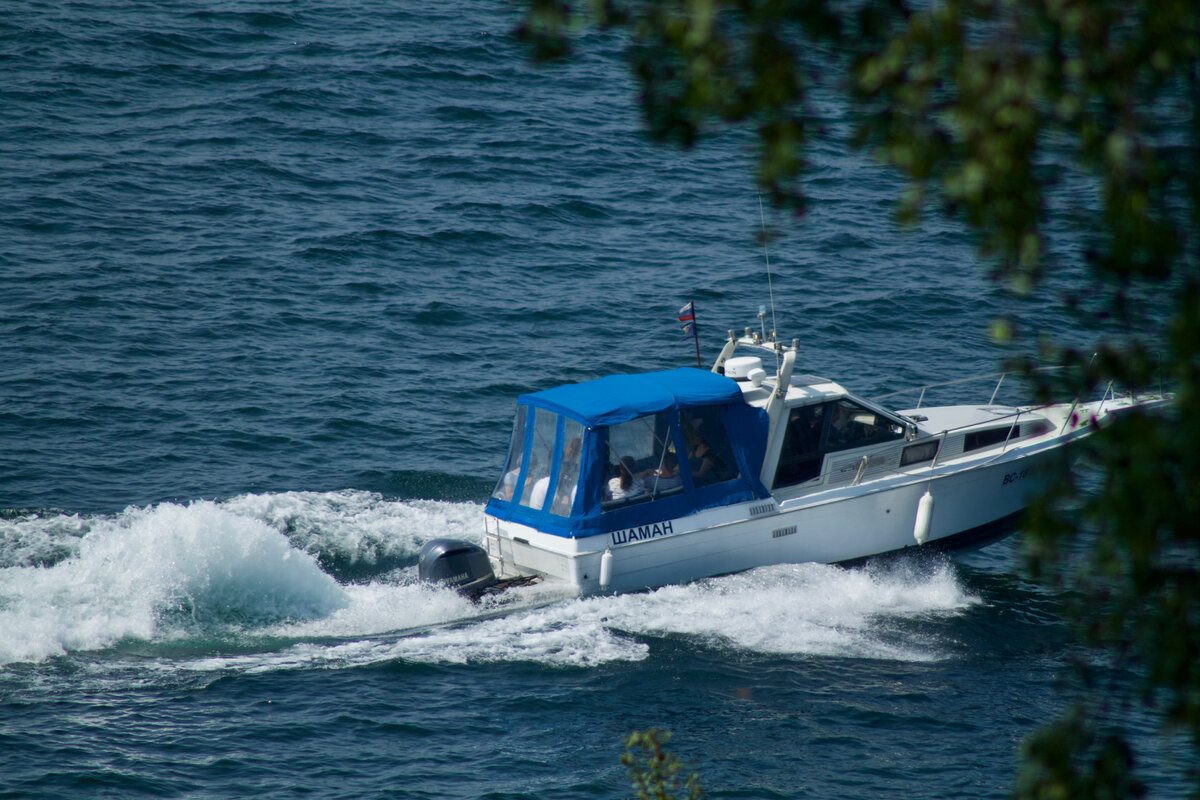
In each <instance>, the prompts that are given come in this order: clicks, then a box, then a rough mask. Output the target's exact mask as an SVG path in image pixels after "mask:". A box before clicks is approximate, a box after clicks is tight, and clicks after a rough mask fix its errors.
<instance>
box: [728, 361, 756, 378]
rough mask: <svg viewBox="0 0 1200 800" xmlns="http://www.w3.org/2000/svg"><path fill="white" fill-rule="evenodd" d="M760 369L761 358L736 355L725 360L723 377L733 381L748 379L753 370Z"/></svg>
mask: <svg viewBox="0 0 1200 800" xmlns="http://www.w3.org/2000/svg"><path fill="white" fill-rule="evenodd" d="M756 369H757V370H760V371H761V370H762V359H761V358H759V357H758V356H738V357H737V358H731V359H729V360H727V361H726V362H725V377H727V378H733V379H734V380H735V381H748V380H750V373H751V372H752V371H753V370H756Z"/></svg>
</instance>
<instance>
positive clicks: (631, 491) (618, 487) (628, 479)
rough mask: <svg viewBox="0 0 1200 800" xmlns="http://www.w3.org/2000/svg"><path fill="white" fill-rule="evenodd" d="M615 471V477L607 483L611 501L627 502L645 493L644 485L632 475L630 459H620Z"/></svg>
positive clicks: (626, 457) (638, 478) (627, 457)
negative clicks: (616, 471)
mask: <svg viewBox="0 0 1200 800" xmlns="http://www.w3.org/2000/svg"><path fill="white" fill-rule="evenodd" d="M617 469H618V473H617V475H615V476H614V477H612V478H611V479H610V480H609V481H608V494H609V496H610V497H612V499H613V500H629V499H631V498H634V497H640V496H641V495H643V494H645V493H646V484H645V483H643V482H642V479H641V478H640V477H637V476H636V475H634V474H633V459H632V458H630V457H629V456H625V457H624V458H622V459H621V463H620V464H619V465H618V467H617Z"/></svg>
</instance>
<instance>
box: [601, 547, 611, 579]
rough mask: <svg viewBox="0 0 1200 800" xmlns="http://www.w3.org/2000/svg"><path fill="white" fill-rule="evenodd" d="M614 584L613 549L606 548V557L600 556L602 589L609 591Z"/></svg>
mask: <svg viewBox="0 0 1200 800" xmlns="http://www.w3.org/2000/svg"><path fill="white" fill-rule="evenodd" d="M610 583H612V548H611V547H606V548H604V555H602V556H600V588H601V589H607V588H608V585H609V584H610Z"/></svg>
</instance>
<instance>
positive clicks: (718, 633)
mask: <svg viewBox="0 0 1200 800" xmlns="http://www.w3.org/2000/svg"><path fill="white" fill-rule="evenodd" d="M481 518H482V506H480V505H478V504H474V503H444V502H437V501H419V502H400V501H386V500H384V499H382V498H381V497H380V496H378V495H373V494H370V493H365V492H330V493H300V492H289V493H284V494H271V495H245V496H242V497H239V498H235V499H233V500H230V501H227V502H224V503H220V504H217V503H210V502H196V503H191V504H188V505H178V504H170V503H167V504H163V505H159V506H155V507H152V508H148V509H129V510H127V511H126V512H124V513H123V514H120V515H117V516H116V517H90V518H83V519H82V520H79V519H77V520H76V521H75V522H72V523H71V524H66V523H64V522H63V519H62V518H53V519H47V520H45V521H43V522H44V523H45V525H46V526H47V528H46V531H47V533H46V536H47V537H48V541H50V544H51V545H53V546H58V545H55V544H54V542H55V541H57V540H56V539H55V537H56V536H57V537H59V539H69V540H70V542H71V543H72V545H71V546H72V547H74V548H75V550H74V553H75V554H74V555H71V556H69V557H66V558H65V559H63V560H61V561H59V562H58V563H56V564H54V565H53V566H50V567H32V566H15V567H8V568H4V569H0V663H6V662H11V661H16V660H35V661H36V660H41V659H45V658H47V657H51V656H54V655H58V654H63V653H69V652H74V651H80V650H94V649H101V648H108V647H111V646H113V645H115V644H117V643H119V642H121V641H123V640H125V641H128V640H143V641H146V642H150V643H154V642H162V641H168V640H174V639H183V640H184V641H185V642H186V641H189V640H190V639H191V638H196V639H197V641H202V642H211V641H212V640H213V639H214V638H215V639H216V640H217V641H218V642H230V641H232V642H233V643H234V644H236V645H237V649H238V650H239V651H240V652H242V653H245V655H239V656H236V657H224V656H222V657H203V658H199V659H195V660H193V661H189V662H187V663H186V664H185V663H181V662H167V661H166V659H165V657H164V663H163V668H164V669H176V668H180V667H182V668H192V669H196V670H202V671H210V670H223V669H235V670H263V669H266V670H269V669H281V668H289V667H295V666H307V665H314V664H320V665H329V666H333V665H357V664H364V663H375V662H379V661H389V660H401V661H409V662H429V663H466V662H514V661H527V662H536V663H542V664H547V665H563V666H565V665H572V666H582V667H587V666H593V665H597V664H604V663H609V662H620V661H630V662H633V661H639V660H641V659H644V658H646V657H647V656H648V655H649V654H650V653H651V652H652V650H653V647H654V642H655V641H656V640H662V639H664V638H671V637H676V638H681V639H683V640H685V641H690V642H691V646H695V647H706V648H729V649H733V650H736V651H739V652H753V653H762V654H780V655H819V656H844V657H853V658H875V659H893V660H900V661H927V660H935V659H940V658H946V657H948V656H949V654H950V653H952V652H953V643H950V642H944V641H939V639H938V637H937V635H936V634H934V633H928V632H927V631H929V630H936V628H937V626H936V625H934V626H928V625H922V624H914V623H920V622H923V621H926V620H935V621H936V620H937V619H938V618H943V617H952V616H954V615H955V614H959V613H961V612H962V611H963V610H964V609H966V608H968V607H970V606H971V605H972V604H974V603H977V602H978V600H976V599H975V598H973V597H971V596H970V595H968V594H966V593H965V592H964V591H963V589H962V588H961V586H960V585H959V584H958V582H957V580H956V578H955V574H954V570H953V569H952V568H951V567H950V566H948V565H942V566H940V567H935V568H933V569H927V570H925V571H916V570H914V569H912V568H899V569H897V568H893V569H892V570H890V571H889V570H845V569H840V568H837V567H827V566H821V565H816V564H804V565H781V566H776V567H770V568H764V569H759V570H754V571H751V572H748V573H743V574H741V575H734V576H727V577H723V578H716V579H710V580H706V581H701V582H698V583H695V584H690V585H687V586H672V587H666V588H663V589H659V590H658V591H654V592H646V593H640V594H633V595H624V596H619V597H595V598H588V599H583V600H579V599H565V598H564V595H563V594H562V590H561V589H556V588H555V587H553V586H551V585H549V584H543V585H540V586H537V587H530V588H526V589H522V590H518V591H516V592H514V593H510V596H509V597H508V598H507V599H493V600H488V601H485V602H484V603H480V604H473V603H470V602H469V601H467V600H464V599H463V598H461V597H459V596H458V595H457V594H455V593H454V592H452V591H449V590H446V589H441V588H435V587H429V586H424V585H421V584H419V583H417V582H416V580H415V574H414V573H415V569H413V568H407V569H405V570H402V571H392V572H388V573H386V574H383V575H380V576H378V577H376V578H375V579H373V580H372V581H371V582H370V583H365V584H362V585H357V584H352V585H345V586H342V585H338V583H337V582H336V581H334V579H333V578H331V577H330V576H329V575H327V574H325V573H324V572H322V571H321V570H320V568H319V566H318V564H317V562H316V560H315V558H314V557H313V555H312V553H314V552H317V553H336V554H338V556H339V557H342V558H346V559H350V560H354V559H358V560H360V561H363V562H368V563H371V561H372V559H377V558H379V557H381V556H382V555H395V554H406V555H409V556H411V555H413V554H415V552H416V551H417V550H419V547H420V545H421V544H422V543H423V542H425V541H428V540H429V539H432V538H435V537H438V536H451V537H454V538H464V539H475V538H477V536H478V534H477V531H478V530H480V528H481V526H482V519H481ZM22 524H25V525H29V526H34V528H36V525H37V524H38V523H37V522H36V521H35V520H32V519H30V520H27V521H26V522H24V523H22ZM80 531H84V533H83V535H82V538H80V533H79V532H80ZM23 535H24V536H25V537H26V540H28V541H36V540H38V536H39V534H37V533H36V531H35V532H33V533H31V532H30V531H29V530H25V531H24V533H23ZM39 546H40V545H39ZM281 639H282V640H284V641H291V642H294V644H292V645H290V646H284V647H282V648H281V647H280V646H279V644H278V643H279V641H280V640H281ZM256 642H263V644H262V646H261V649H262V652H256V650H255V649H256V647H258V645H256ZM268 642H269V644H268Z"/></svg>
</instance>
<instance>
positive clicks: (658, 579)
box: [487, 446, 1056, 594]
mask: <svg viewBox="0 0 1200 800" xmlns="http://www.w3.org/2000/svg"><path fill="white" fill-rule="evenodd" d="M1055 449H1056V447H1054V446H1045V447H1041V448H1037V449H1032V450H1027V451H1023V452H1018V451H1010V452H1009V453H1006V454H1004V455H1002V456H1001V457H998V458H995V459H994V460H992V461H991V463H989V464H986V465H970V466H967V465H946V466H944V467H939V468H933V469H926V470H924V471H923V472H920V471H919V472H917V473H914V474H912V475H904V476H897V477H896V478H893V479H888V480H882V481H877V482H874V483H875V484H876V485H874V486H870V487H867V486H858V487H847V488H845V489H843V490H840V491H838V490H834V491H827V492H821V493H819V495H816V496H813V495H809V496H804V497H801V498H796V499H793V500H785V501H783V502H782V503H780V502H774V501H770V500H768V501H755V502H749V503H743V504H739V505H735V506H729V507H726V508H721V509H713V510H710V511H706V512H701V513H699V514H695V515H693V516H691V517H688V518H685V519H680V520H668V521H664V523H662V524H661V525H659V526H643V527H644V528H647V530H632V531H618V532H614V533H612V534H603V535H598V536H592V537H588V538H585V539H578V540H563V539H561V538H560V537H551V536H547V535H545V534H540V533H538V532H537V531H534V530H532V529H529V528H524V527H523V526H513V525H511V524H509V523H501V522H498V521H496V520H489V522H488V537H487V543H488V550H489V553H491V554H492V555H493V558H494V560H495V561H496V562H498V564H497V565H498V566H502V569H504V570H508V571H513V570H516V571H522V570H531V569H532V570H534V571H536V572H538V573H541V574H544V575H546V576H548V577H550V578H553V579H557V580H562V581H565V582H568V583H570V584H572V585H574V586H575V587H576V588H577V589H578V591H579V592H580V593H581V594H593V593H597V592H627V591H637V590H640V589H646V588H654V587H657V586H664V585H667V584H671V583H680V582H685V581H689V580H695V579H697V578H700V577H708V576H712V575H721V574H726V573H732V572H741V571H743V570H747V569H753V568H755V567H760V566H766V565H768V564H779V563H803V562H809V561H815V562H822V563H831V564H833V563H848V562H854V561H861V560H863V559H866V558H869V557H872V556H878V555H881V554H886V553H893V552H898V551H902V550H907V549H912V548H916V547H919V546H923V547H925V548H928V549H947V548H958V547H971V546H979V545H982V544H986V543H987V542H989V541H992V540H994V539H995V538H998V537H1000V536H1003V535H1004V534H1006V533H1008V532H1010V531H1011V530H1012V529H1013V528H1014V527H1015V526H1016V524H1017V523H1018V521H1019V517H1020V514H1021V512H1022V511H1023V510H1024V509H1025V508H1026V507H1027V506H1028V505H1029V503H1030V502H1031V501H1032V499H1033V498H1034V497H1036V496H1037V495H1038V493H1040V492H1041V491H1043V490H1044V488H1045V486H1046V481H1047V479H1048V477H1049V475H1050V471H1049V464H1048V462H1049V460H1050V459H1051V458H1052V452H1053V451H1054V450H1055ZM926 491H928V492H929V494H930V496H931V497H932V498H933V507H932V513H931V515H930V522H929V531H928V537H927V539H926V542H925V544H924V545H919V544H918V541H917V539H916V537H915V534H914V527H915V523H916V519H917V512H918V507H919V504H920V502H921V497H922V496H923V495H924V494H925V493H926ZM756 512H757V513H756ZM752 514H753V516H752ZM654 528H658V530H657V531H656V530H654ZM546 540H551V541H546ZM564 544H575V545H576V546H575V547H563V546H562V545H564ZM556 545H557V546H556ZM606 551H607V552H609V553H610V566H609V568H608V570H606V571H607V572H609V576H608V577H609V580H608V582H607V584H606V585H601V559H602V558H603V556H604V553H605V552H606Z"/></svg>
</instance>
